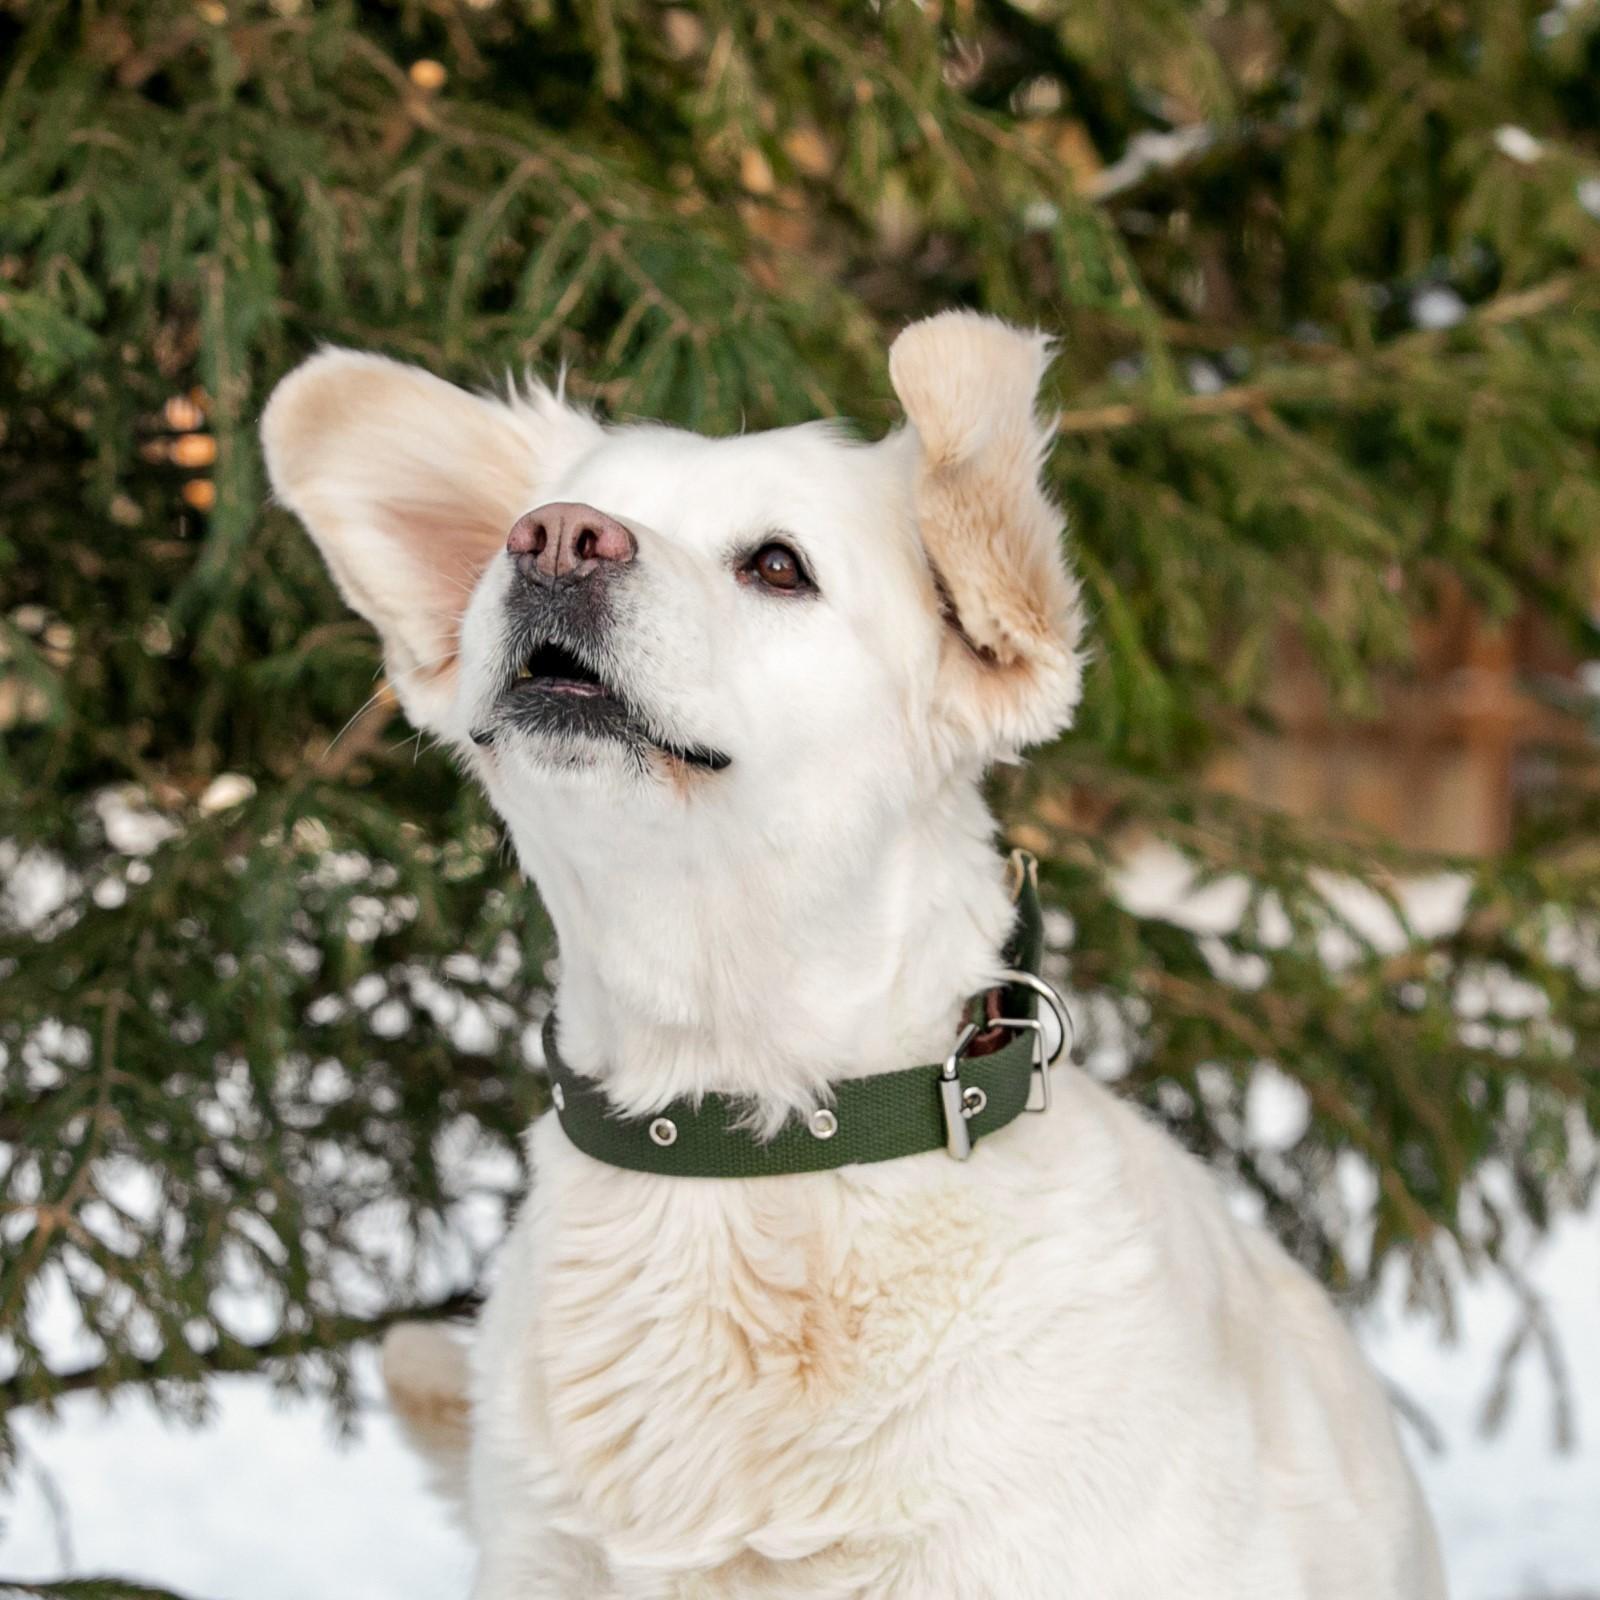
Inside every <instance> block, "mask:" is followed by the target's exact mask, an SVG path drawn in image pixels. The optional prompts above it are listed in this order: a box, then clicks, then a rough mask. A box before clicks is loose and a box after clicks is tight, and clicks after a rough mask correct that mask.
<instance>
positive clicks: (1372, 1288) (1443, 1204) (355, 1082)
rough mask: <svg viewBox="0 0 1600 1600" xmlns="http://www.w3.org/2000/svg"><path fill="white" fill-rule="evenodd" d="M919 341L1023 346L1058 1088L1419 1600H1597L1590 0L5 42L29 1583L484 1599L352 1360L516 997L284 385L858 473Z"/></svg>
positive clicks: (13, 1186)
mask: <svg viewBox="0 0 1600 1600" xmlns="http://www.w3.org/2000/svg"><path fill="white" fill-rule="evenodd" d="M950 305H971V306H977V307H981V308H983V309H985V310H988V311H992V312H995V313H998V314H1000V315H1003V316H1006V317H1009V318H1012V319H1015V320H1018V321H1022V322H1026V323H1033V324H1037V325H1039V326H1042V327H1044V328H1046V329H1048V330H1049V331H1050V332H1051V333H1052V334H1054V335H1056V337H1057V338H1058V340H1059V358H1058V360H1057V363H1056V367H1055V371H1054V374H1053V377H1052V380H1051V383H1052V389H1051V392H1050V394H1049V396H1048V401H1049V403H1050V404H1051V405H1052V406H1053V407H1056V408H1058V409H1059V412H1060V424H1059V427H1060V443H1059V446H1058V448H1057V449H1056V452H1055V455H1054V458H1053V464H1052V468H1051V472H1052V475H1053V478H1054V482H1055V487H1056V490H1057V492H1058V494H1059V496H1060V498H1061V500H1062V502H1063V504H1064V505H1065V506H1066V507H1067V508H1068V510H1069V513H1070V517H1071V524H1072V528H1071V535H1070V537H1071V548H1072V555H1073V559H1074V561H1075V562H1076V564H1077V567H1078V570H1079V571H1080V573H1081V574H1082V578H1083V582H1084V588H1085V593H1086V595H1087V598H1088V601H1089V605H1090V607H1091V613H1092V629H1093V638H1094V645H1095V655H1094V660H1093V665H1092V668H1091V672H1090V678H1089V687H1088V695H1087V700H1086V703H1085V706H1084V710H1083V714H1082V716H1081V718H1080V721H1079V724H1078V726H1077V728H1076V729H1075V730H1074V731H1073V732H1072V733H1071V734H1070V735H1069V736H1068V737H1066V738H1065V739H1063V740H1062V741H1061V742H1060V743H1059V744H1058V745H1056V746H1054V747H1052V748H1051V749H1049V750H1047V751H1045V752H1042V753H1041V754H1040V755H1039V756H1038V757H1037V758H1036V759H1035V760H1034V761H1033V762H1031V763H1030V764H1029V765H1028V766H1027V767H1025V768H1018V769H1008V770H1006V771H1004V772H1001V773H998V774H996V776H995V778H994V780H993V799H994V803H995V805H996V808H997V810H998V813H999V815H1000V817H1001V819H1002V823H1003V827H1004V830H1005V832H1006V833H1007V834H1008V835H1009V837H1010V838H1011V839H1012V840H1013V841H1014V842H1017V843H1022V844H1026V845H1028V846H1030V847H1032V848H1033V849H1034V850H1036V851H1038V852H1039V854H1040V856H1041V858H1042V861H1043V865H1044V886H1045V890H1046V894H1047V898H1048V901H1049V903H1050V906H1051V907H1052V915H1051V929H1050V931H1051V940H1052V944H1053V956H1052V960H1053V961H1054V962H1055V963H1056V965H1057V975H1058V976H1059V977H1060V978H1061V980H1062V981H1063V982H1064V983H1065V984H1066V985H1067V986H1068V987H1069V989H1070V992H1071V994H1072V996H1073V1000H1074V1011H1075V1016H1076V1019H1077V1045H1076V1052H1075V1053H1076V1057H1077V1061H1078V1066H1079V1068H1080V1069H1081V1070H1084V1071H1089V1072H1093V1073H1095V1074H1097V1075H1099V1076H1102V1077H1104V1078H1106V1079H1108V1080H1112V1081H1114V1082H1115V1083H1116V1085H1117V1086H1118V1088H1119V1089H1120V1090H1121V1091H1122V1092H1124V1093H1125V1094H1127V1095H1128V1096H1130V1097H1132V1098H1134V1099H1136V1100H1137V1101H1138V1102H1140V1103H1141V1104H1142V1105H1144V1106H1145V1107H1147V1108H1148V1109H1149V1111H1150V1112H1151V1114H1152V1115H1154V1116H1156V1117H1158V1118H1159V1119H1160V1120H1161V1121H1162V1122H1163V1123H1164V1124H1165V1125H1166V1126H1167V1127H1169V1128H1170V1129H1171V1130H1172V1132H1173V1133H1174V1134H1175V1135H1176V1136H1177V1137H1178V1138H1179V1139H1180V1140H1181V1141H1182V1142H1183V1143H1184V1144H1186V1145H1187V1146H1188V1147H1189V1148H1191V1149H1193V1150H1195V1151H1196V1152H1197V1153H1199V1154H1200V1155H1201V1156H1202V1157H1203V1158H1204V1159H1205V1160H1206V1161H1207V1162H1208V1163H1210V1164H1211V1166H1212V1167H1213V1168H1214V1169H1215V1170H1216V1171H1217V1172H1218V1174H1219V1176H1220V1177H1221V1178H1222V1180H1223V1181H1224V1183H1225V1184H1226V1185H1227V1186H1228V1188H1229V1191H1230V1194H1231V1196H1232V1198H1233V1201H1234V1203H1235V1205H1236V1206H1237V1207H1238V1209H1239V1210H1240V1212H1241V1213H1242V1214H1244V1215H1247V1216H1251V1217H1254V1218H1256V1219H1258V1220H1260V1221H1261V1223H1262V1224H1263V1225H1264V1226H1267V1227H1269V1228H1271V1229H1272V1230H1273V1231H1274V1232H1276V1233H1277V1234H1278V1235H1279V1236H1280V1237H1281V1238H1282V1239H1283V1240H1284V1241H1285V1243H1286V1244H1287V1245H1288V1247H1289V1248H1290V1249H1291V1250H1292V1251H1293V1252H1294V1253H1295V1254H1296V1255H1298V1256H1299V1257H1300V1259H1301V1260H1303V1261H1304V1262H1306V1263H1307V1264H1308V1266H1310V1268H1311V1269H1312V1270H1313V1271H1315V1272H1316V1273H1317V1274H1318V1275H1319V1276H1320V1277H1321V1278H1322V1279H1323V1281H1324V1282H1326V1283H1327V1284H1328V1285H1329V1286H1330V1288H1331V1289H1332V1290H1333V1291H1334V1293H1335V1294H1336V1295H1337V1296H1338V1297H1339V1298H1340V1300H1341V1302H1342V1303H1343V1304H1344V1305H1345V1306H1346V1307H1347V1309H1348V1310H1349V1312H1350V1314H1351V1316H1352V1317H1353V1318H1354V1319H1355V1321H1356V1325H1357V1328H1358V1330H1359V1332H1360V1333H1361V1336H1362V1338H1363V1340H1364V1341H1365V1343H1366V1344H1367V1347H1368V1349H1369V1350H1370V1351H1371V1353H1372V1356H1373V1359H1374V1360H1375V1361H1376V1362H1377V1364H1378V1365H1379V1367H1380V1369H1381V1370H1382V1371H1383V1372H1384V1373H1385V1375H1386V1377H1388V1378H1389V1380H1390V1381H1391V1383H1392V1384H1393V1386H1394V1392H1395V1395H1396V1401H1397V1404H1398V1405H1399V1406H1400V1407H1401V1409H1402V1413H1403V1416H1404V1418H1405V1430H1406V1436H1407V1441H1408V1444H1409V1446H1410V1447H1411V1450H1412V1453H1413V1455H1414V1457H1415V1458H1416V1459H1417V1461H1418V1465H1419V1470H1420V1471H1421V1472H1422V1474H1423V1477H1424V1481H1425V1483H1426V1484H1427V1487H1428V1490H1429V1493H1430V1495H1431V1496H1432V1498H1433V1501H1434V1503H1435V1506H1436V1509H1437V1511H1438V1514H1439V1518H1440V1521H1441V1526H1442V1529H1443V1532H1444V1536H1445V1542H1446V1545H1447V1548H1448V1555H1449V1562H1450V1567H1451V1574H1452V1581H1453V1585H1454V1592H1455V1593H1456V1595H1457V1596H1458V1600H1531V1597H1534V1596H1544V1597H1557V1596H1559V1597H1564V1600H1578V1597H1585V1596H1587V1597H1592V1596H1595V1595H1600V1206H1597V1203H1596V1201H1595V1198H1594V1186H1595V1175H1596V1171H1597V1165H1600V1163H1597V1156H1596V1141H1595V1133H1596V1128H1597V1126H1600V1064H1597V1050H1600V826H1597V825H1600V787H1597V783H1596V779H1597V766H1596V754H1597V746H1596V739H1597V733H1600V665H1597V664H1596V663H1597V661H1600V638H1597V635H1596V616H1597V613H1600V3H1596V0H1533V3H1524V0H1114V3H1113V0H923V3H921V4H912V3H909V0H880V3H878V4H875V5H871V6H857V5H851V4H847V3H844V0H792V3H791V0H762V3H760V4H758V5H741V4H738V3H736V0H696V3H692V4H663V3H660V0H392V3H378V0H362V3H357V0H334V3H329V4H313V3H312V0H269V3H256V0H101V3H99V4H95V5H74V4H69V3H66V0H0V1461H3V1463H4V1468H3V1472H4V1477H3V1488H0V1590H3V1591H5V1592H8V1593H9V1592H12V1591H15V1592H17V1593H26V1594H38V1595H68V1594H72V1595H83V1594H87V1593H91V1592H92V1593H94V1594H110V1595H116V1594H128V1593H156V1592H160V1593H167V1592H169V1591H171V1592H174V1593H177V1594H179V1595H180V1596H182V1597H183V1600H277V1597H289V1596H294V1597H296V1600H301V1597H303V1596H306V1595H316V1594H320V1593H334V1592H337V1593H339V1594H340V1595H341V1596H344V1597H346V1600H361V1597H364V1596H368V1595H370V1596H373V1597H374V1600H376V1597H378V1596H380V1595H381V1596H383V1597H384V1600H396V1597H409V1596H417V1597H421V1596H425V1595H426V1596H432V1595H437V1594H445V1593H452V1592H455V1593H459V1592H464V1585H465V1581H466V1579H465V1574H466V1571H467V1563H468V1557H467V1554H466V1551H465V1548H464V1546H463V1544H462V1543H461V1541H460V1539H459V1536H458V1535H456V1534H455V1533H454V1532H453V1531H452V1530H451V1528H450V1527H449V1526H448V1524H447V1522H446V1518H445V1513H444V1512H443V1510H442V1509H441V1508H439V1507H438V1506H437V1505H436V1504H434V1503H433V1502H432V1501H431V1500H429V1499H428V1498H427V1496H426V1495H425V1493H424V1490H423V1487H422V1484H421V1481H420V1474H419V1473H418V1472H417V1471H416V1470H415V1469H414V1468H413V1467H412V1465H411V1463H410V1462H409V1460H408V1459H407V1458H406V1457H405V1456H404V1455H403V1453H402V1452H401V1451H400V1449H399V1447H398V1444H397V1442H396V1440H395V1437H394V1434H393V1431H392V1428H391V1427H390V1425H389V1423H388V1421H387V1419H386V1418H385V1416H384V1415H383V1413H382V1410H381V1405H380V1404H379V1402H378V1400H377V1395H376V1389H375V1385H374V1382H373V1372H372V1357H371V1349H372V1341H373V1339H374V1338H375V1337H376V1336H377V1335H378V1334H380V1333H381V1331H382V1330H383V1328H384V1327H385V1326H387V1325H388V1323H389V1322H390V1321H392V1320H393V1319H395V1318H396V1317H397V1316H402V1315H404V1316H418V1315H421V1316H457V1315H461V1314H463V1313H464V1312H467V1311H469V1310H470V1309H471V1308H472V1306H473V1305H474V1304H475V1300H476V1296H477V1295H478V1294H479V1293H480V1291H481V1289H482V1286H483V1283H484V1281H485V1274H486V1273H487V1272H488V1271H489V1270H490V1268H489V1262H490V1260H491V1258H492V1252H493V1248H494V1245H495V1242H496V1241H497V1239H498V1237H499V1235H500V1232H501V1230H502V1228H503V1226H504V1222H505V1218H506V1214H507V1208H508V1206H509V1205H510V1204H511V1203H512V1202H513V1200H514V1197H515V1195H516V1194H517V1192H518V1191H519V1189H520V1187H521V1185H522V1184H523V1182H524V1181H525V1174H524V1173H523V1171H522V1166H521V1162H522V1156H521V1151H520V1147H519V1145H518V1143H517V1136H518V1134H519V1133H520V1132H521V1130H522V1129H523V1128H524V1127H525V1126H526V1124H527V1122H528V1121H529V1119H530V1118H531V1117H532V1116H533V1115H534V1114H535V1113H536V1112H537V1111H538V1110H539V1109H540V1107H541V1105H542V1103H543V1089H542V1079H541V1078H540V1076H539V1073H538V1071H537V1066H538V1060H539V1058H538V1046H537V1022H538V1019H539V1018H540V1016H541V1014H542V1008H543V1006H544V1004H545V1003H546V1002H545V995H546V984H547V962H548V961H549V960H550V958H551V956H552V951H551V949H550V945H549V939H548V929H547V927H546V924H545V921H544V918H543V916H542V913H541V911H540V909H539V906H538V904H537V901H536V899H535V898H534V896H533V894H532V892H531V890H530V889H529V888H528V887H527V886H525V885H524V884H523V883H522V882H521V881H520V879H519V877H518V875H517V873H516V871H515V870H514V867H513V865H512V863H511V862H510V861H509V860H508V859H507V856H506V853H505V851H504V849H503V848H502V841H501V837H500V833H499V831H498V829H497V828H496V826H495V824H494V822H493V820H492V818H491V817H490V816H489V814H488V812H487V810H486V808H485V807H484V806H483V804H482V803H481V802H480V801H479V800H478V799H477V797H476V796H475V795H474V794H473V793H472V792H471V791H470V790H468V789H467V788H466V787H465V786H464V785H463V784H462V782H461V781H460V779H459V777H458V775H457V774H456V773H455V771H454V770H453V769H452V768H451V766H450V765H449V763H448V762H447V761H446V760H445V758H444V757H443V756H442V755H441V754H440V753H439V752H437V751H435V750H432V749H429V748H427V746H426V745H425V744H423V743H421V742H419V741H418V740H416V739H414V738H412V737H411V736H410V732H409V730H408V729H407V728H406V727H405V726H404V725H403V723H402V721H401V720H400V718H399V716H398V713H397V711H396V708H395V705H394V702H393V697H392V695H391V694H390V692H389V690H388V687H387V686H386V685H385V684H384V683H383V681H382V679H381V677H380V675H379V660H378V653H377V650H376V647H375V643H374V641H373V639H372V637H371V636H370V634H369V632H368V630H367V629H366V627H365V626H364V625H362V624H360V623H359V622H357V621H356V620H355V619H354V618H352V617H351V616H349V615H348V614H347V613H346V612H345V611H344V609H343V608H342V607H341V605H340V604H339V603H338V601H337V599H336V597H335V595H334V594H333V592H332V589H331V587H330V585H329V583H328V581H327V579H326V577H325V576H324V574H323V572H322V570H321V568H320V566H319V563H318V562H317V560H316V559H315V557H314V555H313V553H312V551H311V548H310V546H309V544H308V543H307V541H306V540H305V539H304V537H303V536H302V535H301V533H300V532H299V531H298V530H297V528H296V527H295V526H294V525H293V523H292V521H291V519H290V518H289V517H288V516H287V515H286V514H284V513H282V512H281V511H279V510H276V509H274V508H272V507H271V506H269V505H267V504H266V503H265V495H264V488H263V478H262V473H261V466H260V460H259V454H258V450H257V446H256V442H255V424H256V420H257V418H258V416H259V413H260V409H261V406H262V404H263V401H264V399H265V397H266V395H267V393H268V391H269V390H270V388H271V385H272V383H273V382H274V381H275V380H276V378H277V377H278V376H279V375H280V374H281V373H282V372H283V371H285V370H286V369H287V368H288V367H289V366H290V365H292V364H293V363H294V362H295V361H297V360H298V359H300V358H301V357H303V356H304V355H305V354H307V353H308V352H309V351H311V350H312V349H314V348H315V347H316V346H317V345H318V344H320V343H324V342H337V343H344V344H350V345H355V346H358V347H360V348H364V349H374V350H382V351H386V352H388V353H390V354H392V355H396V356H399V357H402V358H405V359H409V360H414V361H417V362H420V363H423V364H425V365H426V366H428V367H429V368H430V369H432V370H433V371H436V372H439V373H441V374H443V375H446V376H448V377H451V378H453V379H455V380H457V381H460V382H464V383H469V384H501V383H503V382H504V381H505V380H506V376H507V374H508V373H516V372H519V371H521V370H522V369H524V368H532V369H534V370H536V371H539V372H543V373H547V374H548V373H553V372H555V371H557V370H558V369H560V368H562V367H563V366H565V367H566V368H567V370H568V374H569V377H568V382H569V385H570V389H571V391H572V392H573V393H574V394H575V395H576V396H578V397H579V398H581V399H582V400H584V401H586V402H589V403H592V404H593V405H594V406H596V407H597V408H598V409H599V410H600V411H601V412H602V413H603V414H605V415H607V416H611V417H616V418H626V417H630V416H635V415H643V416H650V417H659V418H664V419H668V420H671V421H675V422H679V423H682V424H685V425H688V426H692V427H696V428H700V429H703V430H708V431H725V430H732V429H738V428H740V427H751V428H754V427H762V426H767V425H769V424H773V423H782V422H792V421H796V420H800V419H804V418H809V417H815V416H818V415H834V414H843V415H847V416H850V417H853V418H855V419H857V421H858V422H859V424H860V426H861V428H862V429H863V430H864V431H865V432H866V433H868V434H869V435H876V434H877V433H879V432H881V431H882V430H883V429H884V428H885V427H887V426H889V425H890V424H891V423H892V422H893V420H894V410H893V406H892V404H891V401H890V398H889V393H888V387H887V380H886V373H885V368H884V350H885V347H886V344H887V341H888V340H889V338H891V337H892V335H893V333H894V332H895V331H896V330H897V329H898V328H899V327H901V326H902V325H903V324H904V323H905V322H906V321H908V320H909V319H910V318H912V317H914V316H917V315H920V314H922V313H925V312H930V311H934V310H937V309H940V308H942V307H946V306H950ZM107 1574H114V1575H115V1576H116V1581H113V1582H110V1583H109V1584H108V1586H106V1587H104V1588H93V1589H85V1588H84V1587H82V1586H81V1585H78V1586H74V1584H73V1583H72V1582H71V1581H69V1580H72V1579H74V1578H82V1577H85V1576H105V1575H107ZM135 1580H137V1582H141V1583H144V1584H147V1585H151V1586H154V1587H153V1588H150V1589H142V1588H138V1587H136V1585H135ZM8 1584H9V1586H10V1587H9V1588H7V1585H8Z"/></svg>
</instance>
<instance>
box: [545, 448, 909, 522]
mask: <svg viewBox="0 0 1600 1600" xmlns="http://www.w3.org/2000/svg"><path fill="white" fill-rule="evenodd" d="M893 490H894V483H893V475H892V474H891V473H888V472H886V471H885V470H884V463H883V462H882V461H881V460H880V459H879V458H878V452H876V451H874V450H873V449H871V448H870V447H867V446H863V445H861V444H859V443H857V442H855V441H854V440H852V439H850V438H849V437H848V436H846V435H845V434H844V432H843V431H842V430H840V429H838V428H836V427H833V426H831V425H828V424H822V423H808V424H804V425H802V426H799V427H793V428H779V429H773V430H771V431H769V432H765V433H752V434H740V435H737V436H734V437H731V438H722V439H713V438H707V437H706V436H704V435H702V434H696V433H687V432H683V431H681V430H678V429H675V428H665V427H658V426H650V425H645V426H632V427H622V428H615V429H612V430H610V431H608V433H607V435H606V438H605V440H604V441H603V442H602V443H601V444H599V445H597V446H596V447H595V448H594V449H593V450H591V451H590V452H589V453H588V454H587V455H585V456H584V458H583V459H582V460H581V461H579V462H577V463H576V464H575V465H574V466H573V467H572V469H571V470H570V471H569V472H568V473H567V474H566V475H565V477H564V478H563V480H562V483H561V498H563V499H571V500H580V501H583V502H584V503H586V504H588V505H592V506H595V507H596V508H598V509H599V510H601V511H605V512H607V513H609V514H610V515H611V516H615V517H620V518H622V519H623V520H624V521H630V522H635V523H639V524H641V525H643V526H645V527H648V528H650V529H652V530H654V531H656V532H658V533H662V534H665V535H668V536H669V537H676V538H678V539H681V540H683V541H684V542H686V543H689V544H692V545H695V546H700V545H702V544H703V545H705V546H706V547H707V548H708V549H720V547H722V546H724V545H726V544H727V543H728V542H729V541H737V540H739V539H741V538H744V537H757V536H759V535H760V534H762V533H764V532H770V531H774V530H789V531H792V532H796V533H800V534H809V535H810V536H812V537H814V538H820V537H826V536H827V531H828V530H829V529H830V528H834V527H840V526H841V525H844V526H848V525H849V524H851V523H855V522H859V521H860V520H861V519H862V518H863V517H870V516H873V515H875V514H879V513H881V510H882V501H883V498H884V497H885V496H886V495H890V494H892V493H893Z"/></svg>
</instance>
